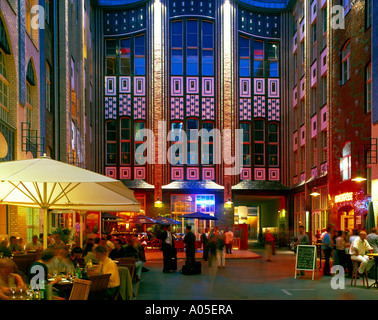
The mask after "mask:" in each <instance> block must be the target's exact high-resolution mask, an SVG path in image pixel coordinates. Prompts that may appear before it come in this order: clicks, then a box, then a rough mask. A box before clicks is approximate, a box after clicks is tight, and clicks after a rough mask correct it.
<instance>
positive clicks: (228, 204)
mask: <svg viewBox="0 0 378 320" xmlns="http://www.w3.org/2000/svg"><path fill="white" fill-rule="evenodd" d="M233 204H234V203H233V202H232V201H231V198H228V201H227V202H226V203H225V207H232V205H233Z"/></svg>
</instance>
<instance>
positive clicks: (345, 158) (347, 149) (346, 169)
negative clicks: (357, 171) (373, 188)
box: [340, 142, 352, 181]
mask: <svg viewBox="0 0 378 320" xmlns="http://www.w3.org/2000/svg"><path fill="white" fill-rule="evenodd" d="M351 147H352V144H351V142H348V143H346V144H345V146H344V148H343V153H342V158H341V159H340V173H341V181H346V180H350V179H351V177H352V150H351Z"/></svg>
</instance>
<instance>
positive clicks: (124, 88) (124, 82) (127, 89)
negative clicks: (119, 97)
mask: <svg viewBox="0 0 378 320" xmlns="http://www.w3.org/2000/svg"><path fill="white" fill-rule="evenodd" d="M119 92H120V93H131V77H119Z"/></svg>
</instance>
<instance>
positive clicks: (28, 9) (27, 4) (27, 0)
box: [25, 0, 32, 35]
mask: <svg viewBox="0 0 378 320" xmlns="http://www.w3.org/2000/svg"><path fill="white" fill-rule="evenodd" d="M25 28H26V31H27V32H28V33H29V34H30V35H31V31H32V29H31V5H30V0H25Z"/></svg>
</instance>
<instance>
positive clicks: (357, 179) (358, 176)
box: [352, 170, 367, 182]
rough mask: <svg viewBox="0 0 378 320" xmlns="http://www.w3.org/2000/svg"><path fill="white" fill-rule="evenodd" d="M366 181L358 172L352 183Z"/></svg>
mask: <svg viewBox="0 0 378 320" xmlns="http://www.w3.org/2000/svg"><path fill="white" fill-rule="evenodd" d="M366 180H367V179H366V178H364V177H363V176H362V174H361V170H358V172H357V177H356V178H353V179H352V181H355V182H363V181H366Z"/></svg>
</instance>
